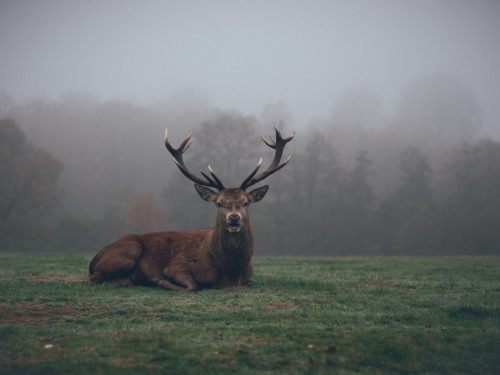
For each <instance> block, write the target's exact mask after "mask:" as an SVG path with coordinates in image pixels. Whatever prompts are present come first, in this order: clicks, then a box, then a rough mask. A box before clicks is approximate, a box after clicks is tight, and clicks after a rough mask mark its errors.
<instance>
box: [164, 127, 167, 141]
mask: <svg viewBox="0 0 500 375" xmlns="http://www.w3.org/2000/svg"><path fill="white" fill-rule="evenodd" d="M164 140H165V143H167V142H168V128H165V138H164Z"/></svg>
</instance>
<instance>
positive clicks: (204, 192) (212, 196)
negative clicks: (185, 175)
mask: <svg viewBox="0 0 500 375" xmlns="http://www.w3.org/2000/svg"><path fill="white" fill-rule="evenodd" d="M194 187H195V189H196V191H197V192H198V194H199V195H200V197H201V199H203V200H205V201H207V202H215V201H216V200H217V193H216V192H214V191H212V190H210V189H209V188H206V187H204V186H201V185H198V184H194Z"/></svg>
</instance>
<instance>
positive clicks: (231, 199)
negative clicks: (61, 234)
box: [88, 128, 295, 291]
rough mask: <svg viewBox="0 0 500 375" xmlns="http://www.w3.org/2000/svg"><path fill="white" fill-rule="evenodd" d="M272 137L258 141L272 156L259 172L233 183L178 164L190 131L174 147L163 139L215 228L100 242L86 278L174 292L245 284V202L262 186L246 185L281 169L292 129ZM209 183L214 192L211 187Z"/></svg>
mask: <svg viewBox="0 0 500 375" xmlns="http://www.w3.org/2000/svg"><path fill="white" fill-rule="evenodd" d="M275 130H276V141H274V140H273V139H272V137H271V138H270V139H271V142H268V141H266V139H265V138H264V137H263V136H262V135H260V136H261V138H262V140H263V141H264V143H265V144H266V145H268V146H269V147H271V148H272V149H274V150H275V155H274V160H273V162H272V163H271V165H269V167H268V168H267V169H266V170H265V171H264V172H262V173H261V174H259V175H257V176H255V175H256V174H257V172H258V170H259V168H260V166H261V164H262V158H261V159H260V161H259V163H258V164H257V167H256V168H255V169H254V170H253V171H252V173H250V175H249V176H248V177H247V178H246V179H245V180H244V181H243V182H242V184H241V185H240V187H238V188H225V187H224V185H223V184H222V182H221V181H220V180H219V178H217V176H216V175H215V173H214V172H213V171H212V169H211V168H210V166H209V167H208V169H209V171H210V175H211V177H210V176H209V175H208V174H206V173H204V172H203V171H201V174H202V175H203V177H204V178H205V179H202V178H200V177H197V176H195V175H193V174H192V173H191V172H190V171H189V170H188V169H187V167H186V165H185V164H184V161H183V159H182V156H183V153H184V152H185V151H186V150H187V149H188V147H189V146H190V145H191V143H192V142H193V140H194V139H191V136H192V133H191V134H190V135H189V136H188V137H187V138H186V139H185V140H184V142H182V144H181V145H180V147H179V148H177V149H174V148H173V147H172V146H171V145H170V143H169V141H168V138H167V130H165V146H166V147H167V149H168V151H169V152H170V153H171V154H172V156H173V157H174V160H175V163H176V165H177V167H179V169H180V171H181V172H182V173H183V174H184V175H185V176H186V177H187V178H188V179H190V180H191V181H193V182H194V183H195V188H196V191H197V192H198V194H199V195H200V197H201V198H202V199H204V200H206V201H208V202H212V203H214V204H215V206H216V207H217V215H216V219H215V227H214V228H213V229H198V230H192V231H187V232H157V233H148V234H141V235H134V234H127V235H125V236H124V237H122V238H121V239H119V240H118V241H116V242H114V243H112V244H111V245H108V246H106V247H104V248H103V249H102V250H101V251H100V252H99V253H98V254H97V255H96V256H95V257H94V259H92V261H91V263H90V266H89V276H88V277H89V282H91V283H109V284H113V285H122V286H132V285H152V286H159V287H161V288H165V289H172V290H178V291H195V290H198V289H200V288H226V287H232V286H238V285H247V284H250V283H251V282H252V281H251V277H252V273H253V268H252V262H251V258H252V255H253V249H254V241H253V234H252V228H251V226H250V219H249V215H248V206H249V204H250V203H254V202H258V201H260V200H261V199H262V198H264V195H265V194H266V192H267V189H268V187H269V186H268V185H265V186H262V187H260V188H257V189H255V190H252V191H251V192H249V193H247V192H246V191H245V190H246V189H248V188H249V187H250V186H253V185H255V184H256V183H258V182H260V181H262V180H264V179H265V178H267V177H268V176H270V175H272V174H273V173H275V172H277V171H278V170H280V169H281V168H283V167H284V166H285V165H286V164H287V163H288V162H289V160H290V158H291V155H290V156H289V157H288V159H287V160H285V161H284V162H283V163H281V164H280V161H281V157H282V155H283V150H284V148H285V145H286V144H287V143H288V142H290V141H291V140H292V138H293V137H294V135H295V133H294V134H292V135H291V136H290V137H288V138H285V139H283V138H282V137H281V134H280V132H279V131H278V129H276V128H275ZM209 187H211V188H215V189H217V190H218V191H217V192H215V191H213V190H211V189H209Z"/></svg>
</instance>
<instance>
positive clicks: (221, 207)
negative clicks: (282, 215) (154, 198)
mask: <svg viewBox="0 0 500 375" xmlns="http://www.w3.org/2000/svg"><path fill="white" fill-rule="evenodd" d="M274 129H275V130H276V141H274V140H273V138H272V137H270V141H267V140H266V139H265V138H264V137H263V136H262V134H260V137H261V138H262V140H263V141H264V143H265V144H266V145H267V146H269V147H271V148H272V149H274V150H275V154H274V160H273V161H272V163H271V164H270V165H269V167H267V169H266V170H265V171H264V172H262V173H261V174H259V175H257V176H256V174H257V172H258V171H259V169H260V167H261V165H262V158H260V161H259V163H258V164H257V166H256V167H255V169H254V170H253V171H252V173H250V175H248V177H247V178H245V180H243V182H242V183H241V185H240V186H239V187H237V188H225V187H224V185H223V184H222V182H221V180H220V179H219V178H218V177H217V176H216V175H215V173H214V171H213V170H212V168H210V166H208V170H209V172H210V176H209V175H208V174H207V173H205V172H203V171H200V173H201V174H202V175H203V177H204V178H205V179H202V178H200V177H197V176H195V175H194V174H192V173H191V172H190V171H189V170H188V169H187V167H186V165H185V164H184V161H183V158H182V156H183V154H184V152H185V151H186V150H187V149H188V148H189V146H191V144H192V143H193V141H194V139H192V138H191V137H192V134H193V133H192V132H191V133H190V134H189V136H188V137H187V138H186V139H185V140H184V141H183V142H182V144H181V145H180V146H179V148H177V149H175V148H173V147H172V145H171V144H170V143H169V141H168V131H167V129H165V146H166V147H167V150H168V151H169V152H170V154H172V156H173V157H174V161H175V164H176V165H177V167H178V168H179V170H180V171H181V172H182V173H183V174H184V176H186V177H187V178H188V179H190V180H191V181H193V182H194V183H195V188H196V191H197V192H198V194H199V196H200V197H201V198H202V199H203V200H205V201H207V202H212V203H214V204H215V205H216V207H217V223H218V224H219V225H221V226H222V227H223V228H224V229H225V230H226V231H228V232H230V233H238V232H240V230H241V229H243V228H246V227H248V226H249V215H248V206H249V205H250V203H254V202H258V201H260V200H261V199H262V198H264V196H265V195H266V193H267V190H268V188H269V186H268V185H265V186H262V187H260V188H257V189H255V190H252V191H251V192H249V193H247V192H246V189H248V188H249V187H250V186H253V185H255V184H257V183H259V182H260V181H262V180H264V179H265V178H267V177H269V176H270V175H272V174H273V173H275V172H277V171H279V170H280V169H281V168H283V167H284V166H285V165H286V164H287V163H288V162H289V161H290V158H291V157H292V155H290V156H289V157H288V158H287V159H286V160H285V161H284V162H283V163H281V164H280V162H281V157H282V155H283V150H284V149H285V145H286V144H287V143H288V142H290V141H291V140H292V139H293V137H294V136H295V133H293V134H292V135H291V136H290V137H288V138H285V139H283V138H282V137H281V133H280V132H279V130H278V129H277V128H276V127H275V128H274ZM209 188H214V189H217V192H215V191H213V190H211V189H209Z"/></svg>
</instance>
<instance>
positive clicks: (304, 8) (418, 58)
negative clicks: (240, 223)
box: [0, 0, 500, 255]
mask: <svg viewBox="0 0 500 375" xmlns="http://www.w3.org/2000/svg"><path fill="white" fill-rule="evenodd" d="M499 16H500V3H498V2H495V1H482V2H474V3H473V2H467V1H453V2H451V1H450V2H445V1H442V2H435V1H419V2H399V1H378V2H368V1H367V2H355V3H353V2H348V1H331V2H327V1H308V2H305V1H290V2H278V1H270V2H258V1H257V2H251V3H246V2H245V3H244V2H242V3H235V2H230V1H210V2H196V1H195V2H174V1H166V2H163V1H148V2H145V3H139V2H133V1H85V2H66V1H54V0H47V1H22V2H20V1H11V0H7V1H2V2H1V3H0V47H1V51H2V54H1V56H0V171H1V177H2V179H1V182H0V195H1V197H2V199H1V203H0V238H2V244H3V245H2V248H1V249H0V251H25V252H44V251H45V252H47V251H49V252H70V253H74V252H86V253H94V252H96V251H98V250H99V249H100V248H101V247H102V246H104V245H106V244H108V243H110V242H112V241H114V240H116V239H118V238H119V237H121V236H122V235H123V234H125V233H146V232H153V231H163V230H170V229H173V230H190V229H197V228H203V227H211V226H213V222H214V219H215V209H214V207H213V205H210V204H208V203H206V202H203V201H201V200H200V199H199V197H198V194H197V193H196V191H195V189H194V187H193V184H192V183H191V182H189V181H187V180H186V179H185V177H184V176H183V175H182V174H181V173H180V172H179V170H178V169H177V168H176V166H175V164H174V162H173V160H172V158H171V156H170V154H169V153H168V152H167V150H166V149H165V146H164V144H163V134H164V130H165V128H166V127H167V128H168V131H169V139H170V141H171V142H172V144H173V145H179V144H180V142H181V141H182V140H183V139H184V138H186V137H187V136H188V134H189V132H190V131H191V130H193V137H194V138H195V141H194V144H193V146H192V147H191V148H190V149H189V150H188V151H187V152H186V154H185V160H186V163H187V164H188V165H189V168H190V170H191V171H197V170H200V169H201V170H205V171H207V166H208V165H210V166H211V167H212V168H213V169H214V171H215V172H216V173H217V175H218V176H219V177H221V179H222V180H223V181H224V182H225V184H226V185H229V186H237V185H238V184H239V183H240V182H241V181H242V180H243V178H244V177H245V176H247V175H248V174H249V173H250V172H251V171H252V169H253V168H254V167H255V165H256V164H257V162H258V161H259V158H260V157H262V158H263V159H264V163H263V164H264V165H267V164H269V163H270V161H271V159H272V157H273V153H272V150H270V149H269V148H268V147H266V146H265V145H264V144H263V142H262V141H261V139H260V137H259V133H262V134H263V135H264V136H266V137H269V136H271V135H274V129H273V127H274V126H277V127H278V128H279V129H280V130H281V131H282V133H283V134H287V135H288V134H291V133H292V132H293V131H295V132H296V136H295V138H294V142H292V143H291V144H290V146H289V147H290V149H289V150H287V151H286V152H288V153H292V154H293V156H292V159H291V161H290V164H289V165H288V166H287V168H285V169H284V170H283V171H282V172H280V173H279V174H277V175H276V176H272V177H271V178H269V181H268V182H269V185H270V190H269V192H268V194H267V195H266V197H265V198H264V200H263V201H262V202H260V203H259V204H258V205H255V206H251V207H250V215H251V217H252V219H251V221H252V226H253V227H254V234H255V241H256V246H255V249H256V254H257V255H433V254H437V255H450V254H479V255H483V254H499V253H500V232H499V231H498V223H499V222H500V199H498V198H499V194H498V192H499V191H500V141H499V137H500V106H499V105H498V102H499V99H500V49H499V48H498V37H499V36H500V23H499V22H498V19H500V18H499ZM286 152H285V153H286ZM286 156H288V154H287V155H285V157H286ZM226 181H227V182H226ZM266 183H267V181H266Z"/></svg>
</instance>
